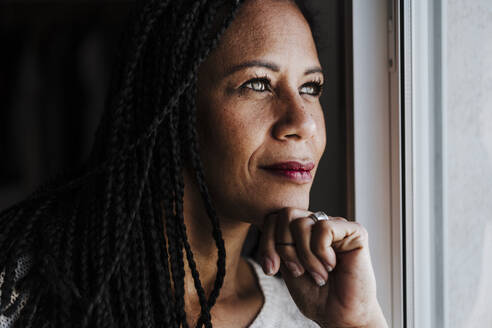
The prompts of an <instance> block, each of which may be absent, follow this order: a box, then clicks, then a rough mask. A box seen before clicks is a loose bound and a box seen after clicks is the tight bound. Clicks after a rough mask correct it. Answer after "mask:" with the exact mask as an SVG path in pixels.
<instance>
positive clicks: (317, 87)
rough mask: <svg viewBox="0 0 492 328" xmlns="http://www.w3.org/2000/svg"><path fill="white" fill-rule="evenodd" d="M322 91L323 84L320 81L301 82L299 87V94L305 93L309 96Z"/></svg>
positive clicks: (316, 94) (319, 93)
mask: <svg viewBox="0 0 492 328" xmlns="http://www.w3.org/2000/svg"><path fill="white" fill-rule="evenodd" d="M322 91H323V84H322V83H321V81H318V80H316V81H311V82H308V83H306V84H303V85H302V86H301V88H300V89H299V93H300V94H307V95H311V96H319V95H321V92H322Z"/></svg>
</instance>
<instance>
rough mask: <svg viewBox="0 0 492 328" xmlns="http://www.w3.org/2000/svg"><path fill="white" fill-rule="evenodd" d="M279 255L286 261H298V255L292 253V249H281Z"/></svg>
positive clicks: (278, 251)
mask: <svg viewBox="0 0 492 328" xmlns="http://www.w3.org/2000/svg"><path fill="white" fill-rule="evenodd" d="M277 253H278V254H279V256H280V257H281V258H282V260H284V261H294V260H295V259H296V253H295V251H292V247H281V248H280V249H277Z"/></svg>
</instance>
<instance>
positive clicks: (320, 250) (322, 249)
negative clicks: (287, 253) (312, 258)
mask: <svg viewBox="0 0 492 328" xmlns="http://www.w3.org/2000/svg"><path fill="white" fill-rule="evenodd" d="M311 248H312V250H313V253H314V254H316V255H317V256H320V257H323V258H327V257H328V247H326V245H324V244H323V243H315V244H314V245H312V246H311Z"/></svg>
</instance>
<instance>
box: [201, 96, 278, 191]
mask: <svg viewBox="0 0 492 328" xmlns="http://www.w3.org/2000/svg"><path fill="white" fill-rule="evenodd" d="M253 108H254V107H253ZM202 114H203V115H202V117H199V122H200V124H199V127H198V128H199V136H200V153H201V156H202V160H203V162H204V167H205V170H206V175H207V176H208V179H207V180H208V182H209V184H210V187H212V188H213V189H215V190H216V194H219V193H234V194H238V193H244V192H245V190H241V188H242V189H244V188H245V186H246V185H247V182H248V180H249V179H250V178H251V177H250V176H249V169H250V168H249V165H250V164H251V158H252V156H253V154H254V153H255V152H256V150H257V149H259V148H260V147H261V146H262V144H263V141H264V137H263V136H265V133H267V132H266V131H267V130H268V128H267V125H266V124H265V122H266V121H267V120H266V119H265V118H261V117H259V116H258V115H257V113H252V110H251V107H250V106H248V107H246V106H239V105H238V104H237V103H234V102H230V103H221V104H214V103H211V104H210V106H209V107H208V108H207V110H204V111H202Z"/></svg>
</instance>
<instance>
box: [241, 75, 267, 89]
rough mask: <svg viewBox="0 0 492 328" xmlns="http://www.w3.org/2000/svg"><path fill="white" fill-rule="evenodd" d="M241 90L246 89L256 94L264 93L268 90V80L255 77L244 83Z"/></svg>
mask: <svg viewBox="0 0 492 328" xmlns="http://www.w3.org/2000/svg"><path fill="white" fill-rule="evenodd" d="M241 87H242V88H248V89H251V90H253V91H256V92H265V91H268V90H270V80H268V79H267V78H264V77H257V78H254V79H252V80H249V81H248V82H246V83H244V84H243V85H242V86H241Z"/></svg>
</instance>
